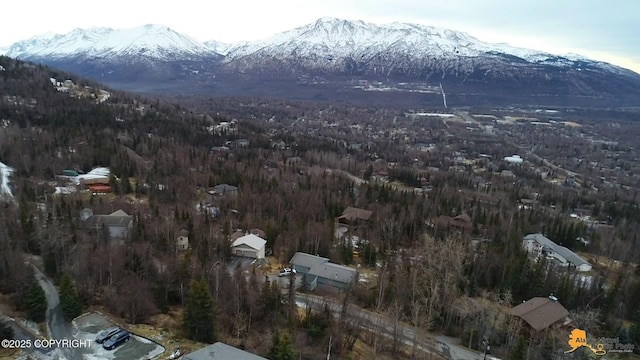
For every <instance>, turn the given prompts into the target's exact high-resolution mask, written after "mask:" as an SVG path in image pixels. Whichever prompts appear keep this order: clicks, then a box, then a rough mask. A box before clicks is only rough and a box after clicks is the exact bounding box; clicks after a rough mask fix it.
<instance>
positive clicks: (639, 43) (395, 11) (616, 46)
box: [0, 0, 640, 72]
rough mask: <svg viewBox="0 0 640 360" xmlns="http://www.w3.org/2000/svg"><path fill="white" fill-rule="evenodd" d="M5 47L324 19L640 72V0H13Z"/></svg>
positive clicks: (254, 31) (8, 5) (265, 29)
mask: <svg viewBox="0 0 640 360" xmlns="http://www.w3.org/2000/svg"><path fill="white" fill-rule="evenodd" d="M0 12H2V14H3V16H2V21H0V46H8V45H10V44H12V43H14V42H16V41H19V40H24V39H27V38H30V37H32V36H36V35H40V34H44V33H47V32H53V33H66V32H69V31H71V30H73V29H74V28H78V27H81V28H86V27H92V26H107V27H112V28H130V27H135V26H140V25H144V24H161V25H167V26H169V27H171V28H172V29H174V30H176V31H178V32H182V33H185V34H188V35H190V36H192V37H193V38H195V39H197V40H201V41H206V40H217V41H222V42H235V41H240V40H258V39H262V38H266V37H268V36H270V35H273V34H275V33H277V32H281V31H285V30H289V29H291V28H294V27H297V26H302V25H305V24H307V23H310V22H313V21H314V20H316V19H317V18H319V17H322V16H333V17H338V18H344V19H347V20H364V21H371V22H376V23H389V22H395V21H397V22H412V23H418V24H423V25H433V26H441V27H447V28H450V29H453V30H460V31H465V32H467V33H469V34H470V35H472V36H475V37H476V38H478V39H480V40H483V41H488V42H505V43H509V44H511V45H514V46H519V47H527V48H532V49H538V50H543V51H549V52H553V53H560V54H563V53H577V54H581V55H585V56H588V57H591V58H594V59H599V60H604V61H608V62H611V63H614V64H617V65H620V66H624V67H627V68H631V69H633V70H635V71H636V72H640V1H639V0H608V1H605V0H437V1H435V0H271V1H268V0H227V1H225V0H222V1H215V0H197V1H196V0H179V1H172V2H166V1H147V0H127V1H124V0H110V1H105V2H103V1H95V0H93V1H92V0H89V1H87V0H58V1H51V0H31V1H23V0H10V1H5V2H3V4H2V5H0Z"/></svg>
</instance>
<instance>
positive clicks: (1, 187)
mask: <svg viewBox="0 0 640 360" xmlns="http://www.w3.org/2000/svg"><path fill="white" fill-rule="evenodd" d="M14 171H15V170H14V169H12V168H10V167H9V166H7V165H5V164H4V163H2V162H0V198H2V197H3V196H4V195H7V196H9V198H11V199H13V193H12V192H11V188H10V187H9V176H11V174H12V173H13V172H14Z"/></svg>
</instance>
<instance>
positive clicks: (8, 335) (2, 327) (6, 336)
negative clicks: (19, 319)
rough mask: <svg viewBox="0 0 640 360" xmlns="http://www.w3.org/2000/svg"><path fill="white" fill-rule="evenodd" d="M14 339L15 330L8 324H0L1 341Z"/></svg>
mask: <svg viewBox="0 0 640 360" xmlns="http://www.w3.org/2000/svg"><path fill="white" fill-rule="evenodd" d="M10 339H13V329H12V328H11V326H9V325H8V324H5V323H4V322H0V340H10Z"/></svg>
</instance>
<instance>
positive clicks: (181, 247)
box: [176, 229, 189, 251]
mask: <svg viewBox="0 0 640 360" xmlns="http://www.w3.org/2000/svg"><path fill="white" fill-rule="evenodd" d="M176 250H177V251H186V250H189V231H187V230H185V229H182V230H180V231H179V232H178V237H177V238H176Z"/></svg>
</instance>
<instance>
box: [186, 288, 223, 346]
mask: <svg viewBox="0 0 640 360" xmlns="http://www.w3.org/2000/svg"><path fill="white" fill-rule="evenodd" d="M183 323H184V327H185V330H186V333H187V336H188V337H189V338H190V339H192V340H195V341H200V342H210V343H211V342H214V341H215V339H216V332H215V324H214V303H213V299H212V298H211V293H210V292H209V285H208V284H207V282H206V281H205V279H204V278H202V279H200V280H199V281H193V282H192V283H191V289H190V290H189V293H188V295H187V304H186V306H185V309H184V318H183Z"/></svg>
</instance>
